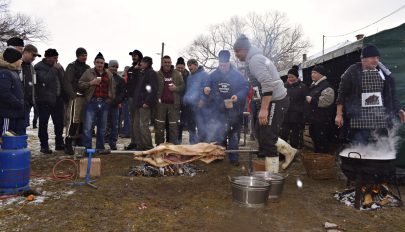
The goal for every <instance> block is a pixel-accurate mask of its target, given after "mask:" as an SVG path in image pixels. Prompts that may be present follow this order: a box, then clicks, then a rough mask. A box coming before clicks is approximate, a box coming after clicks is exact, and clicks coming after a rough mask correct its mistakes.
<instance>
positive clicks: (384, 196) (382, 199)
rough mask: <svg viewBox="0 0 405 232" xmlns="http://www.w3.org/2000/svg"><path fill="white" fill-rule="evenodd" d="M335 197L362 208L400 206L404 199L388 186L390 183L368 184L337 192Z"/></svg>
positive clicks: (349, 204)
mask: <svg viewBox="0 0 405 232" xmlns="http://www.w3.org/2000/svg"><path fill="white" fill-rule="evenodd" d="M334 197H335V198H336V199H337V200H338V201H340V202H342V203H344V204H345V205H347V206H352V207H355V208H356V209H360V210H374V209H380V208H382V207H383V206H388V207H400V206H402V201H401V199H400V198H398V197H397V196H395V195H394V194H393V193H392V192H391V191H390V190H389V188H388V184H387V183H384V184H366V185H363V186H360V188H359V189H358V188H354V189H349V190H346V191H343V192H340V193H339V192H337V193H335V194H334Z"/></svg>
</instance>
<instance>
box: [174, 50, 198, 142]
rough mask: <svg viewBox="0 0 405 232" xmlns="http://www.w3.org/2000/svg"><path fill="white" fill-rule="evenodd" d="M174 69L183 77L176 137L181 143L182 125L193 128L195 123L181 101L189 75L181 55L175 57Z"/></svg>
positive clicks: (188, 108) (190, 112)
mask: <svg viewBox="0 0 405 232" xmlns="http://www.w3.org/2000/svg"><path fill="white" fill-rule="evenodd" d="M176 70H177V71H179V72H180V73H181V76H182V77H183V81H184V91H183V92H182V93H181V95H180V96H181V98H180V124H179V137H178V139H179V142H180V143H181V141H182V139H183V129H184V127H186V128H188V127H189V126H190V127H193V126H194V128H195V123H193V122H194V120H189V119H190V118H193V114H192V111H191V108H190V107H187V106H186V105H184V102H183V97H184V94H185V93H186V91H187V90H186V86H187V79H188V76H189V75H190V72H189V71H188V70H187V69H186V63H185V62H184V59H183V57H179V58H177V62H176Z"/></svg>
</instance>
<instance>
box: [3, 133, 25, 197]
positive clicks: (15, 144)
mask: <svg viewBox="0 0 405 232" xmlns="http://www.w3.org/2000/svg"><path fill="white" fill-rule="evenodd" d="M2 140H3V144H1V148H0V195H5V194H16V193H21V192H23V191H26V190H28V189H29V182H30V159H31V151H30V150H28V149H27V135H21V136H3V137H2Z"/></svg>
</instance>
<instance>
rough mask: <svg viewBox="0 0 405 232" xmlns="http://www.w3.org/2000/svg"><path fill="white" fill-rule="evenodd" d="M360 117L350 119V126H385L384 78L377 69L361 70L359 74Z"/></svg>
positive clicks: (359, 127)
mask: <svg viewBox="0 0 405 232" xmlns="http://www.w3.org/2000/svg"><path fill="white" fill-rule="evenodd" d="M361 86H362V92H361V110H360V117H356V118H351V119H350V127H351V128H357V129H378V128H387V115H386V112H385V107H384V102H383V96H382V92H383V89H384V80H383V78H382V77H381V76H380V74H379V72H378V71H377V70H371V71H370V70H367V71H363V73H362V76H361Z"/></svg>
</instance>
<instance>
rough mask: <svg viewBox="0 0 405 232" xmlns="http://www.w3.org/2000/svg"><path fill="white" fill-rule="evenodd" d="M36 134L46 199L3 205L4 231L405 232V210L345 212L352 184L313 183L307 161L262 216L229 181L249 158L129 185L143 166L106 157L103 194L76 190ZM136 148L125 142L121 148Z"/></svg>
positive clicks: (36, 183)
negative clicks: (334, 230)
mask: <svg viewBox="0 0 405 232" xmlns="http://www.w3.org/2000/svg"><path fill="white" fill-rule="evenodd" d="M36 132H37V131H36V130H32V129H30V131H29V141H30V142H29V145H30V148H31V150H32V163H31V173H32V177H31V181H32V183H31V187H32V189H36V190H38V191H40V192H42V196H39V197H37V198H36V200H34V201H32V202H28V201H25V198H23V197H19V198H10V199H6V200H0V231H30V232H33V231H325V229H324V227H323V224H324V223H325V222H331V223H335V224H337V225H339V228H340V229H341V230H344V231H405V214H404V209H403V208H385V209H382V210H377V211H359V210H356V209H354V208H351V207H348V206H345V205H343V204H341V203H339V202H337V201H336V200H335V199H334V198H333V197H332V194H333V193H334V192H335V191H339V190H343V189H344V188H345V184H346V182H345V178H344V176H343V175H342V174H341V173H340V174H338V175H337V176H336V178H335V179H332V180H324V181H319V180H312V179H310V178H309V177H307V176H306V174H305V170H304V168H303V166H302V163H301V162H300V161H299V160H295V162H294V163H293V164H292V165H291V167H290V168H289V169H288V170H287V171H286V173H288V174H289V176H288V177H287V179H286V182H285V186H284V191H283V194H282V198H281V200H280V202H278V203H270V202H269V203H268V204H267V206H266V207H264V208H258V209H252V208H245V207H241V206H240V205H237V204H236V203H233V202H232V196H231V188H230V184H229V181H228V176H239V175H245V174H246V160H247V159H246V157H243V156H242V157H241V160H242V165H241V166H240V167H235V166H232V165H230V164H229V163H228V161H227V160H225V161H223V162H216V163H212V164H209V165H205V164H203V163H199V162H197V163H196V164H198V165H199V167H201V168H203V169H205V170H206V171H207V172H206V173H204V174H198V175H196V176H193V177H185V176H184V177H183V176H182V177H128V176H125V174H126V173H127V171H128V168H129V167H130V166H132V165H136V164H139V162H136V161H134V160H133V159H132V157H131V156H128V155H103V156H99V157H100V158H101V162H102V169H101V173H102V174H101V177H100V178H98V179H97V181H96V182H95V185H97V186H98V189H97V190H96V189H93V188H90V187H87V186H75V187H72V186H68V185H67V183H69V181H68V182H58V181H54V180H52V179H50V178H49V176H50V175H51V173H52V167H53V166H54V164H55V163H56V162H57V161H58V160H60V159H62V158H66V157H65V156H63V154H57V155H41V154H40V153H39V145H38V143H39V142H38V139H37V137H36ZM51 138H52V136H51ZM128 142H129V140H128V139H120V144H119V145H118V148H119V149H123V147H124V144H128ZM254 144H255V143H254V142H249V147H251V148H253V147H254V146H255V145H254ZM107 147H108V146H107ZM297 179H300V180H302V182H303V187H302V188H298V187H297V184H296V181H297ZM400 189H401V191H402V192H405V189H404V187H400ZM141 205H144V206H146V208H144V209H140V208H141V207H140V206H141Z"/></svg>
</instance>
